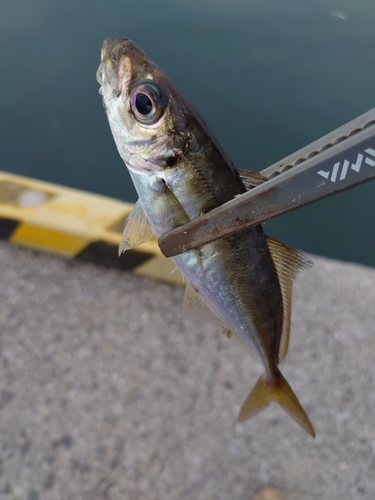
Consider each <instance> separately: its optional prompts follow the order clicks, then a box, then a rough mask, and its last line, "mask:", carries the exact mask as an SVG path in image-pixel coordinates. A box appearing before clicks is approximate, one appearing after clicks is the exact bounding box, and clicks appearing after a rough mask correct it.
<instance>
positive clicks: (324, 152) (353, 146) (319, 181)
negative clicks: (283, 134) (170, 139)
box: [159, 108, 375, 257]
mask: <svg viewBox="0 0 375 500" xmlns="http://www.w3.org/2000/svg"><path fill="white" fill-rule="evenodd" d="M260 173H261V174H262V175H263V176H264V177H266V178H267V180H266V181H264V182H263V183H262V184H260V185H258V186H256V187H254V188H252V189H251V190H250V191H247V192H246V193H244V194H242V195H240V196H238V197H236V198H234V199H233V200H231V201H228V202H227V203H225V204H224V205H221V206H219V207H217V208H215V209H214V210H211V211H210V212H207V213H206V214H204V215H202V216H201V217H198V218H197V219H195V220H193V221H191V222H189V223H187V224H184V225H183V226H180V227H178V228H176V229H174V230H173V231H170V232H168V233H165V234H163V235H162V236H161V237H160V238H159V247H160V249H161V251H162V252H163V254H164V255H165V256H166V257H173V256H174V255H178V254H180V253H183V252H186V251H187V250H190V249H192V248H196V247H198V246H200V245H204V244H205V243H209V242H210V241H214V240H217V239H219V238H221V237H223V236H226V235H228V234H232V233H235V232H236V231H239V230H240V229H243V228H245V227H247V226H253V225H256V224H259V223H261V222H264V221H266V220H269V219H272V218H273V217H277V216H278V215H282V214H285V213H287V212H291V211H292V210H296V209H297V208H301V207H303V206H305V205H308V204H309V203H313V202H315V201H319V200H322V199H323V198H327V197H328V196H332V195H334V194H337V193H340V192H341V191H346V190H347V189H351V188H353V187H355V186H358V185H359V184H363V183H364V182H368V181H370V180H372V179H374V178H375V108H373V109H372V110H370V111H368V112H367V113H365V114H363V115H361V116H359V117H358V118H356V119H354V120H352V121H350V122H349V123H347V124H345V125H343V126H342V127H340V128H338V129H336V130H334V131H333V132H331V133H330V134H327V135H325V136H324V137H322V138H321V139H318V140H317V141H315V142H312V143H311V144H309V145H308V146H306V147H304V148H302V149H300V150H299V151H297V152H295V153H294V154H292V155H290V156H288V157H286V158H284V160H281V161H279V162H277V163H275V164H274V165H272V166H270V167H268V168H266V169H265V170H263V171H262V172H260Z"/></svg>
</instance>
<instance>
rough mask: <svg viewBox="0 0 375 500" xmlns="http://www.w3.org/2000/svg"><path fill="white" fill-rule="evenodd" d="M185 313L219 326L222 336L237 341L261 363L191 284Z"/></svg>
mask: <svg viewBox="0 0 375 500" xmlns="http://www.w3.org/2000/svg"><path fill="white" fill-rule="evenodd" d="M184 313H185V314H191V315H193V316H198V317H200V318H203V319H206V320H208V321H209V322H210V323H212V324H213V325H214V326H218V327H219V328H220V330H221V332H222V334H223V335H224V336H225V337H227V338H228V339H230V338H233V339H234V340H236V341H237V342H238V343H239V344H240V345H241V346H242V347H243V348H244V349H245V350H246V351H247V352H248V353H249V354H250V355H251V356H252V357H253V358H254V359H256V360H257V361H259V356H257V354H256V352H255V351H254V350H253V349H251V347H250V346H249V345H248V344H247V343H246V342H245V341H244V340H243V339H242V338H241V337H240V336H239V335H238V334H237V333H236V332H235V331H232V330H231V329H230V328H228V327H227V325H226V324H225V323H224V321H222V320H221V319H220V318H219V316H218V315H217V314H216V313H215V311H214V310H213V309H211V307H210V306H209V305H208V304H207V303H206V301H205V300H204V299H203V297H202V296H201V295H200V293H199V292H198V291H197V290H195V289H194V287H193V286H192V285H190V283H188V284H187V285H186V290H185V297H184Z"/></svg>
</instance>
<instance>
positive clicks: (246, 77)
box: [0, 0, 375, 266]
mask: <svg viewBox="0 0 375 500" xmlns="http://www.w3.org/2000/svg"><path fill="white" fill-rule="evenodd" d="M374 26H375V9H374V4H373V0H359V1H358V2H355V3H354V2H351V1H349V0H336V1H333V0H304V1H302V0H284V1H280V0H254V1H245V0H231V1H230V2H229V1H228V0H225V1H224V0H203V1H202V0H199V1H198V0H174V1H172V0H159V1H157V2H155V0H153V1H152V0H142V1H140V0H133V1H129V0H127V1H124V0H121V1H119V0H109V1H106V2H103V1H101V2H99V1H98V0H92V1H90V2H88V1H87V0H86V1H85V0H74V1H73V0H65V1H64V2H51V1H47V0H18V1H17V2H14V1H12V0H3V1H2V2H1V6H0V27H1V33H2V37H1V39H0V49H1V50H0V58H1V68H2V72H1V74H2V92H1V93H0V133H1V150H0V169H1V170H7V171H11V172H14V173H18V174H22V175H27V176H30V177H36V178H39V179H43V180H47V181H52V182H56V183H60V184H65V185H68V186H73V187H77V188H81V189H85V190H88V191H94V192H98V193H102V194H106V195H110V196H114V197H117V198H120V199H123V200H131V201H135V199H136V195H135V191H134V189H133V186H132V184H131V182H130V179H129V176H128V174H127V171H126V169H125V167H124V165H123V164H122V161H121V159H120V157H119V156H118V154H117V151H116V148H115V146H114V143H113V140H112V137H111V135H110V131H109V127H108V124H107V122H106V117H105V115H104V112H103V109H102V106H101V100H100V96H99V94H98V84H97V82H96V80H95V72H96V69H97V66H98V64H99V58H100V48H101V44H102V40H103V39H104V38H107V37H110V38H115V37H118V36H128V37H130V38H132V39H133V40H134V41H135V42H136V43H137V44H138V45H140V46H141V47H142V48H143V50H145V52H146V53H147V54H149V56H150V57H151V58H153V59H154V60H155V61H156V62H157V63H158V64H159V65H160V66H161V67H162V68H163V69H164V70H165V71H166V72H167V73H168V74H169V75H170V76H171V77H172V79H173V80H174V81H175V82H176V84H177V85H178V87H179V88H181V90H183V91H184V93H185V94H186V95H187V96H188V98H189V99H190V100H191V101H192V102H193V103H194V104H195V106H196V107H197V108H198V109H199V111H200V112H201V114H202V115H203V116H204V118H205V120H206V121H207V123H208V124H209V125H210V126H211V128H212V130H213V131H214V133H215V134H216V135H217V136H218V138H219V140H220V142H221V143H222V144H223V145H224V148H225V149H226V151H227V152H228V154H229V156H230V157H231V158H232V160H233V161H234V162H235V164H236V165H237V166H238V167H240V168H251V169H254V170H261V169H263V168H265V167H267V166H268V165H270V164H272V163H274V162H275V161H277V160H279V159H281V158H283V157H284V156H286V155H288V154H290V153H292V152H293V151H295V150H296V149H298V148H300V147H303V146H304V145H306V144H308V143H310V142H311V141H313V140H315V139H317V138H319V137H320V136H322V135H324V134H326V133H328V132H330V131H331V130H332V129H334V128H337V127H338V126H340V125H342V124H344V123H345V122H347V121H349V120H351V119H353V118H355V117H356V116H358V115H360V114H362V113H364V112H365V111H367V110H369V109H371V108H372V107H374V106H375V97H374V88H375V51H374V46H375V30H374ZM374 195H375V183H369V184H366V185H363V186H361V187H358V188H356V189H354V190H351V191H350V192H347V193H343V194H341V195H338V196H335V197H333V198H330V199H328V200H325V201H323V202H320V203H317V204H314V205H311V206H309V207H305V208H303V209H300V210H298V211H296V212H294V213H292V214H289V215H286V216H283V217H281V218H278V219H276V220H274V221H271V222H269V223H268V224H267V231H268V233H269V234H271V235H272V236H274V237H276V238H279V239H281V240H283V241H284V242H285V243H288V244H289V245H291V246H295V247H297V248H300V249H302V250H305V251H308V252H313V253H317V254H321V255H326V256H329V257H334V258H338V259H344V260H348V261H355V262H361V263H364V264H368V265H372V266H375V225H374V222H373V219H374V215H375V209H374V208H375V205H374V201H373V200H374Z"/></svg>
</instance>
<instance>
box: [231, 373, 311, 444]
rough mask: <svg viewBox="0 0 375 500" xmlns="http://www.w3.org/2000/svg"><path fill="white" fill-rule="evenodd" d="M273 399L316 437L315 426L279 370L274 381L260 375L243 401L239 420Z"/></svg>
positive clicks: (247, 416)
mask: <svg viewBox="0 0 375 500" xmlns="http://www.w3.org/2000/svg"><path fill="white" fill-rule="evenodd" d="M272 401H276V402H277V403H279V405H280V406H281V407H282V408H284V410H285V411H286V412H287V413H288V414H289V415H290V416H291V417H292V419H293V420H294V421H295V422H297V424H299V425H300V426H301V427H302V428H303V429H305V431H306V432H308V433H309V434H310V435H311V436H312V437H315V431H314V428H313V426H312V424H311V422H310V419H309V417H308V416H307V414H306V412H305V410H304V409H303V408H302V406H301V404H300V402H299V401H298V399H297V397H296V395H295V394H294V392H293V391H292V389H291V387H290V385H289V384H288V382H287V381H286V380H285V378H284V377H283V376H282V374H281V373H280V372H279V371H278V373H277V375H276V376H275V379H274V380H273V381H268V380H267V379H265V378H264V376H261V377H259V379H258V381H257V383H256V384H255V386H254V387H253V389H252V391H251V392H250V394H249V395H248V396H247V398H246V399H245V402H244V403H243V405H242V407H241V410H240V413H239V416H238V420H239V422H243V421H244V420H247V419H248V418H251V417H252V416H254V415H256V414H257V413H259V412H260V411H261V410H263V408H266V407H267V406H268V405H269V404H270V403H271V402H272Z"/></svg>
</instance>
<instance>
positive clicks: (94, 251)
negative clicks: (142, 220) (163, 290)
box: [75, 241, 154, 270]
mask: <svg viewBox="0 0 375 500" xmlns="http://www.w3.org/2000/svg"><path fill="white" fill-rule="evenodd" d="M151 257H154V255H153V254H152V253H145V252H136V251H134V250H128V251H127V252H126V253H125V254H124V255H122V256H121V257H119V256H118V247H117V245H111V244H110V243H106V242H105V241H96V242H94V243H90V245H89V246H88V247H86V248H85V249H84V250H82V252H80V253H79V254H78V255H76V257H75V258H76V259H80V260H84V261H86V262H95V263H96V264H100V265H102V266H106V267H116V268H117V269H124V270H131V269H134V268H135V267H137V266H139V265H141V264H143V262H146V261H147V260H148V259H150V258H151Z"/></svg>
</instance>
